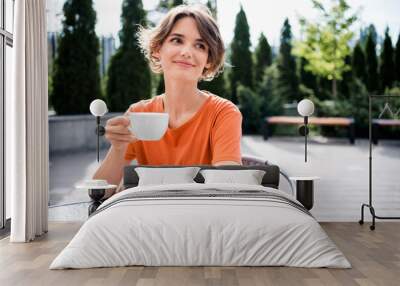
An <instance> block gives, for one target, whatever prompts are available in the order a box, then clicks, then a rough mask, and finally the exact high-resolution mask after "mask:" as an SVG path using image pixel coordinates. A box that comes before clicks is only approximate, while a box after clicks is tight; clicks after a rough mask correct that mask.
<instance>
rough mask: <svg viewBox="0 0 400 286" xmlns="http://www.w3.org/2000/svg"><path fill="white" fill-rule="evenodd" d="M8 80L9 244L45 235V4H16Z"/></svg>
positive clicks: (40, 0)
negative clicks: (11, 67)
mask: <svg viewBox="0 0 400 286" xmlns="http://www.w3.org/2000/svg"><path fill="white" fill-rule="evenodd" d="M14 21H15V22H14V27H15V30H14V31H15V32H14V48H13V60H14V61H13V62H14V70H13V76H12V77H13V80H12V93H11V97H10V98H7V99H6V102H8V103H6V104H7V110H6V138H7V139H6V165H7V168H8V172H6V182H8V183H6V187H9V188H10V189H11V236H10V241H11V242H28V241H31V240H33V239H35V237H36V236H40V235H42V234H43V233H45V232H47V228H48V191H49V183H48V181H49V180H48V179H49V166H48V165H49V163H48V162H49V155H48V154H49V152H48V150H49V144H48V111H47V110H48V108H47V105H48V98H47V28H46V1H45V0H18V1H16V2H15V17H14Z"/></svg>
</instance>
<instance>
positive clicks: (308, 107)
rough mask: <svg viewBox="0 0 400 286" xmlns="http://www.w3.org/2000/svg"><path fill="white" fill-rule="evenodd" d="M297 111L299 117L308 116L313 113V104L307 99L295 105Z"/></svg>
mask: <svg viewBox="0 0 400 286" xmlns="http://www.w3.org/2000/svg"><path fill="white" fill-rule="evenodd" d="M297 111H298V112H299V114H300V115H301V116H310V115H311V114H313V113H314V103H313V102H312V101H311V100H309V99H303V100H302V101H300V102H299V104H297Z"/></svg>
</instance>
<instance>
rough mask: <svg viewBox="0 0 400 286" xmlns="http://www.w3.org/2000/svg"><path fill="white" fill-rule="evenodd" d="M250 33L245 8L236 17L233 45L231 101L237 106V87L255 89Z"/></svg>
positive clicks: (230, 78)
mask: <svg viewBox="0 0 400 286" xmlns="http://www.w3.org/2000/svg"><path fill="white" fill-rule="evenodd" d="M250 46H251V43H250V31H249V24H248V23H247V18H246V14H245V12H244V11H243V7H242V6H240V11H239V13H238V14H237V15H236V23H235V32H234V38H233V41H232V43H231V59H230V60H231V64H232V66H233V67H232V69H231V72H230V77H229V81H230V88H231V94H232V96H231V100H232V102H233V103H235V104H237V103H238V99H237V92H236V90H237V87H238V84H239V83H241V84H242V85H244V86H247V87H250V88H252V87H253V61H252V57H251V52H250Z"/></svg>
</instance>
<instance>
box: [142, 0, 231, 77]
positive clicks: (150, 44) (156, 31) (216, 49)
mask: <svg viewBox="0 0 400 286" xmlns="http://www.w3.org/2000/svg"><path fill="white" fill-rule="evenodd" d="M185 17H191V18H193V19H194V21H195V22H196V25H197V29H198V30H199V33H200V36H201V37H202V39H203V40H204V41H205V42H206V43H207V45H208V47H209V48H208V63H210V67H209V68H208V69H207V68H204V71H203V74H202V77H201V80H212V79H213V78H214V77H216V76H217V75H218V74H219V73H221V72H222V71H223V67H224V62H225V48H224V43H223V41H222V37H221V34H220V32H219V28H218V25H217V23H216V21H215V20H214V18H213V17H212V15H211V12H210V10H209V9H208V8H207V7H206V6H204V5H200V4H195V5H180V6H177V7H175V8H173V9H171V10H170V11H169V12H168V13H167V15H165V17H164V18H163V19H162V20H161V22H160V23H159V24H158V25H157V26H156V27H154V28H150V29H146V28H144V27H139V30H138V41H139V45H140V48H141V50H142V52H143V53H144V55H145V56H146V58H147V60H148V61H149V64H150V68H151V70H152V71H153V72H155V73H162V68H161V63H160V61H159V59H157V58H156V57H154V56H153V53H154V52H156V51H158V50H159V49H160V48H161V46H162V44H163V43H164V41H165V39H166V38H167V37H168V35H169V34H170V33H171V30H172V28H173V27H174V25H175V23H176V22H177V21H178V20H179V19H182V18H185Z"/></svg>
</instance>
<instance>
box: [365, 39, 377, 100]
mask: <svg viewBox="0 0 400 286" xmlns="http://www.w3.org/2000/svg"><path fill="white" fill-rule="evenodd" d="M365 58H366V59H367V61H366V70H367V81H366V86H367V90H368V91H369V92H370V93H373V92H377V91H378V89H379V78H378V57H377V55H376V42H375V40H374V35H373V33H372V32H370V33H369V34H368V36H367V40H366V42H365Z"/></svg>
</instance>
